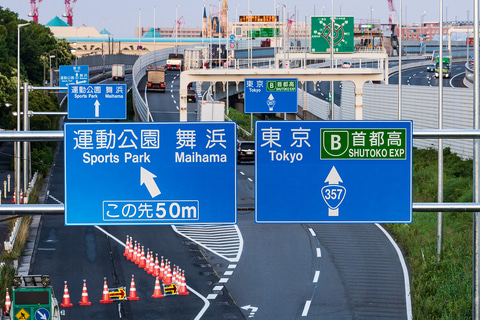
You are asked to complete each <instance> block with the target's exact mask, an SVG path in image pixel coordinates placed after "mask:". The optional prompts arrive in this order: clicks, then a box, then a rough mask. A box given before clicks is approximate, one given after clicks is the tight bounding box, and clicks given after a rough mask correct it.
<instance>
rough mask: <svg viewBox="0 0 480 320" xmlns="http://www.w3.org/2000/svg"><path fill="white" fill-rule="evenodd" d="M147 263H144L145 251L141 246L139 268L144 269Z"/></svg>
mask: <svg viewBox="0 0 480 320" xmlns="http://www.w3.org/2000/svg"><path fill="white" fill-rule="evenodd" d="M146 265H147V262H146V261H145V249H144V248H143V246H142V253H141V254H140V261H139V262H138V267H139V268H145V266H146Z"/></svg>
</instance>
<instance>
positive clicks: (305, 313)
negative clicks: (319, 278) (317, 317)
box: [302, 300, 312, 317]
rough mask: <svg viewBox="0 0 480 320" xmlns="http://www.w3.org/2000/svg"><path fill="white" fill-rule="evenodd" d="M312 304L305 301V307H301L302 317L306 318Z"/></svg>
mask: <svg viewBox="0 0 480 320" xmlns="http://www.w3.org/2000/svg"><path fill="white" fill-rule="evenodd" d="M311 303H312V301H311V300H307V301H306V302H305V307H303V312H302V317H306V316H307V315H308V310H309V309H310V304H311Z"/></svg>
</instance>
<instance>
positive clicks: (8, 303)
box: [3, 288, 12, 316]
mask: <svg viewBox="0 0 480 320" xmlns="http://www.w3.org/2000/svg"><path fill="white" fill-rule="evenodd" d="M11 305H12V301H11V300H10V295H9V294H8V288H7V295H6V297H5V310H3V314H4V315H7V316H8V315H9V313H10V306H11Z"/></svg>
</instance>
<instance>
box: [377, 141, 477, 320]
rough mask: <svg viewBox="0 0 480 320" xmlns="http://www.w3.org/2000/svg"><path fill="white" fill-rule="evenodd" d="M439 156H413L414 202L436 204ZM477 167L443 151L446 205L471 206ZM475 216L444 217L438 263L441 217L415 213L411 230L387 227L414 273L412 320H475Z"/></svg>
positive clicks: (425, 153) (420, 151)
mask: <svg viewBox="0 0 480 320" xmlns="http://www.w3.org/2000/svg"><path fill="white" fill-rule="evenodd" d="M437 159H438V151H436V150H432V149H428V150H423V149H414V151H413V199H414V200H413V201H414V202H436V201H437V196H438V193H437V186H438V183H437V176H438V165H437ZM472 173H473V163H472V161H471V160H462V159H460V158H459V157H457V156H456V155H455V154H452V153H451V152H450V149H448V148H447V149H445V150H444V202H470V201H472V194H473V192H472V185H473V179H472V176H473V174H472ZM472 224H473V215H472V213H465V212H464V213H452V212H448V213H444V214H443V247H442V255H441V259H440V261H439V262H437V213H435V212H428V213H421V212H414V213H413V222H412V223H411V224H388V225H386V227H387V228H388V230H389V231H390V232H391V233H392V235H393V236H394V238H395V239H396V241H397V242H398V243H400V244H401V246H402V248H403V250H404V252H405V255H406V258H407V260H408V262H409V264H410V267H411V270H412V279H411V297H412V306H413V318H414V319H471V317H472V263H473V262H472Z"/></svg>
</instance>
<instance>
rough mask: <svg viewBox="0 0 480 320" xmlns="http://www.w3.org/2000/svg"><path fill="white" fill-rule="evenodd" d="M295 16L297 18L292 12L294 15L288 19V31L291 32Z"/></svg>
mask: <svg viewBox="0 0 480 320" xmlns="http://www.w3.org/2000/svg"><path fill="white" fill-rule="evenodd" d="M293 18H295V15H294V14H292V16H291V17H290V19H287V22H288V29H287V30H288V32H290V29H291V28H292V23H293V21H294V20H293Z"/></svg>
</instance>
